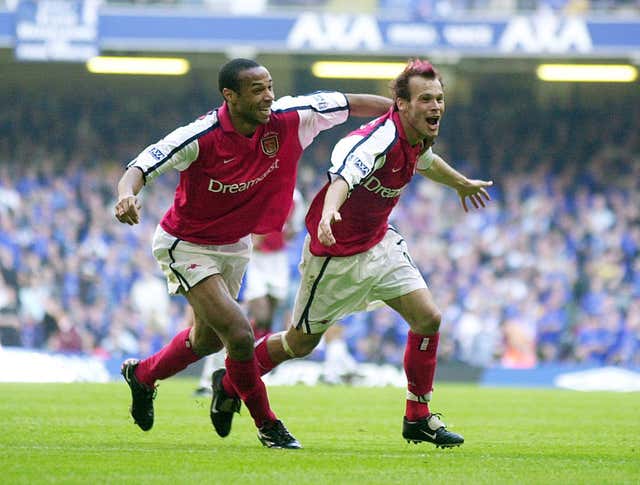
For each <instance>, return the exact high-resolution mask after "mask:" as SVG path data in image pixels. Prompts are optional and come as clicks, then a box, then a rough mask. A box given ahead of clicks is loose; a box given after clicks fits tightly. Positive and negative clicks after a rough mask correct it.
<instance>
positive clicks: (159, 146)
mask: <svg viewBox="0 0 640 485" xmlns="http://www.w3.org/2000/svg"><path fill="white" fill-rule="evenodd" d="M217 126H219V122H218V118H217V113H216V112H215V111H213V112H211V113H208V114H207V115H205V116H203V117H201V118H198V119H197V120H195V121H194V122H192V123H189V124H188V125H186V126H181V127H180V128H177V129H175V130H174V131H172V132H171V133H169V134H168V135H167V136H165V137H164V138H163V139H162V140H160V141H158V142H157V143H154V144H153V145H149V146H148V147H147V148H145V149H144V150H143V151H142V152H141V153H140V154H139V155H138V156H137V157H136V158H135V159H134V160H132V161H131V162H130V163H129V165H127V167H136V168H139V169H140V170H142V174H143V175H144V178H145V182H149V181H151V180H153V179H154V178H156V177H157V176H158V175H161V174H163V173H165V172H167V171H168V170H169V169H172V168H173V169H176V170H179V171H183V170H186V169H187V168H189V166H190V165H191V164H192V163H193V162H194V161H195V160H196V159H197V158H198V154H199V150H200V146H199V143H198V139H199V138H200V137H202V136H204V135H205V134H207V133H209V132H210V131H211V130H213V129H214V128H215V127H217Z"/></svg>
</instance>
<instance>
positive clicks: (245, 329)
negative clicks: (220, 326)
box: [226, 322, 254, 360]
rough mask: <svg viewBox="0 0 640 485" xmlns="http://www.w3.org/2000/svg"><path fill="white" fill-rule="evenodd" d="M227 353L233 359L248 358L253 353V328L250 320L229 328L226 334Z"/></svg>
mask: <svg viewBox="0 0 640 485" xmlns="http://www.w3.org/2000/svg"><path fill="white" fill-rule="evenodd" d="M226 338H227V345H226V347H227V353H228V354H229V356H230V357H231V358H232V359H237V360H247V359H250V358H251V356H252V355H253V344H254V337H253V330H252V329H251V325H250V324H249V322H246V324H244V325H237V326H234V327H233V328H231V329H229V332H227V335H226Z"/></svg>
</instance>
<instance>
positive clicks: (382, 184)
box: [306, 108, 433, 256]
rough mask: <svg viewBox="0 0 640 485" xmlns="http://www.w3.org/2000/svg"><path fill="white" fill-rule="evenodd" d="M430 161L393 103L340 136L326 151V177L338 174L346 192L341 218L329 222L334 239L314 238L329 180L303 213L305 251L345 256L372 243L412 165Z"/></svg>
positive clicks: (383, 230)
mask: <svg viewBox="0 0 640 485" xmlns="http://www.w3.org/2000/svg"><path fill="white" fill-rule="evenodd" d="M432 161H433V152H432V151H431V148H430V147H429V148H425V147H424V146H423V145H422V143H419V144H418V145H416V146H413V147H412V146H411V145H409V142H408V141H407V138H406V136H405V133H404V130H403V128H402V124H401V123H400V119H399V118H398V112H397V111H394V109H393V108H391V109H390V110H389V112H388V113H386V114H385V115H383V116H381V117H380V118H376V119H375V120H373V121H371V122H370V123H368V124H367V125H364V126H362V127H360V128H359V129H358V130H355V131H353V132H351V133H350V134H349V135H347V136H346V137H345V138H343V139H342V140H340V141H339V142H338V143H337V144H336V146H335V148H334V149H333V153H332V154H331V168H330V169H329V178H331V179H332V180H333V179H334V178H335V177H336V176H341V177H343V178H344V179H345V180H346V182H347V183H348V184H349V189H350V191H351V192H350V194H349V197H348V198H347V200H346V201H345V202H344V204H343V205H342V207H341V208H340V215H341V216H342V221H341V222H338V223H336V224H334V225H332V226H331V229H332V231H333V235H334V237H335V239H336V243H335V244H334V245H332V246H325V245H323V244H322V243H321V242H320V241H319V240H318V224H319V223H320V217H321V216H322V207H323V206H324V197H325V194H326V192H327V188H328V187H329V184H328V183H327V184H326V185H325V186H324V187H323V188H322V190H321V191H320V192H319V193H318V194H317V195H316V196H315V197H314V199H313V201H312V202H311V206H310V207H309V212H308V213H307V217H306V225H307V229H308V231H309V235H310V236H311V245H310V251H311V253H312V254H314V255H316V256H351V255H353V254H358V253H361V252H364V251H366V250H368V249H370V248H372V247H373V246H375V245H376V244H378V243H379V242H380V241H381V240H382V238H383V237H384V235H385V233H386V232H387V227H388V225H389V223H388V219H389V214H390V213H391V210H392V209H393V208H394V207H395V205H396V204H397V203H398V199H399V198H400V194H401V193H402V190H403V189H404V187H405V186H406V185H407V184H408V183H409V181H410V180H411V177H412V176H413V174H414V173H415V171H416V168H420V169H426V168H428V167H429V165H431V162H432Z"/></svg>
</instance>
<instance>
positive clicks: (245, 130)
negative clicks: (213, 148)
mask: <svg viewBox="0 0 640 485" xmlns="http://www.w3.org/2000/svg"><path fill="white" fill-rule="evenodd" d="M231 124H232V125H233V128H234V129H235V130H236V131H237V132H238V133H240V134H241V135H244V136H246V137H247V138H251V137H252V136H253V134H254V133H255V132H256V129H257V128H258V125H256V124H255V123H247V122H246V121H243V120H241V119H238V118H235V117H233V116H231Z"/></svg>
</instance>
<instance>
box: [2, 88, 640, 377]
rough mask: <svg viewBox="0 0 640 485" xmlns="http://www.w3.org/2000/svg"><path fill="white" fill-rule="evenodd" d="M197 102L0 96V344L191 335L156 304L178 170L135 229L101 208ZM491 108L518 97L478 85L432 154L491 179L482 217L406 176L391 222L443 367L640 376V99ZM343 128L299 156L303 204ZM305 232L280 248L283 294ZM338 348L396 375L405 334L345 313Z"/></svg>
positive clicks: (104, 352) (133, 342) (124, 345)
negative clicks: (157, 249) (550, 365)
mask: <svg viewBox="0 0 640 485" xmlns="http://www.w3.org/2000/svg"><path fill="white" fill-rule="evenodd" d="M492 90H494V91H492ZM204 92H205V91H204V88H201V89H200V90H194V91H192V92H191V95H190V96H187V97H185V99H176V98H175V97H171V96H167V97H159V96H151V97H148V98H142V97H136V98H132V99H130V100H128V101H127V103H124V104H123V103H121V102H119V101H118V100H117V97H116V96H115V94H114V93H111V92H109V91H108V90H105V91H103V92H99V93H92V94H91V95H90V99H89V97H88V95H82V93H68V94H64V95H61V96H49V95H48V94H47V93H41V94H40V95H38V94H33V93H32V94H31V96H30V98H29V100H28V101H26V99H27V98H25V97H24V96H20V93H18V92H11V90H5V91H4V93H0V101H1V102H3V103H5V102H6V103H7V104H6V105H9V104H8V103H9V102H10V100H11V99H24V100H25V102H21V103H19V104H17V105H16V104H15V103H12V105H13V106H15V109H12V110H4V111H2V113H0V270H1V271H0V342H1V344H2V345H3V346H19V347H26V348H34V349H46V350H52V351H62V352H84V353H90V354H94V355H99V356H103V357H105V358H108V357H117V358H121V357H124V356H139V355H147V354H150V353H153V352H155V351H156V350H157V349H159V348H160V347H161V346H162V345H163V344H164V343H165V342H166V339H167V338H169V337H170V336H172V335H174V334H175V333H176V332H177V331H178V330H180V328H182V327H183V326H184V325H185V319H184V300H183V299H182V298H181V297H174V298H169V297H168V295H167V294H166V289H165V283H164V280H163V278H162V275H161V274H160V271H159V269H158V268H157V265H156V263H155V261H154V260H153V258H152V256H151V254H150V249H149V248H150V239H151V236H152V234H153V231H154V229H155V226H156V224H157V222H158V221H159V219H160V218H161V216H162V214H163V213H164V211H165V210H166V208H167V207H168V206H169V204H170V202H171V200H170V198H171V196H172V195H171V194H172V192H173V188H174V186H175V183H176V181H177V174H174V175H175V178H172V177H171V176H165V177H161V178H160V179H159V180H158V181H157V183H156V184H155V185H152V186H150V187H149V188H148V189H147V190H145V191H144V193H143V198H144V201H143V214H142V222H141V224H140V225H139V226H136V227H135V228H134V229H131V228H130V227H128V226H124V225H121V224H118V223H117V222H116V220H115V218H114V216H113V213H112V212H113V209H112V208H113V205H114V197H115V187H116V183H117V180H118V178H119V177H120V175H121V174H122V170H123V169H124V165H125V163H126V162H127V161H128V159H129V158H130V157H131V156H134V155H135V154H136V153H138V151H139V149H140V148H141V147H143V146H144V144H145V143H146V142H147V141H148V140H150V139H154V137H155V138H159V137H160V136H162V135H163V134H164V131H165V130H166V127H168V126H174V125H176V124H180V123H179V122H186V121H188V120H190V119H192V118H193V117H195V116H197V115H198V114H199V112H198V110H202V108H201V106H200V105H199V103H198V99H203V96H204V95H203V94H202V93H204ZM503 95H504V96H510V97H511V98H512V99H511V98H509V99H508V100H507V101H505V99H504V97H498V96H497V95H496V93H495V87H492V85H491V83H488V84H487V85H486V86H482V85H481V86H477V87H476V88H475V91H474V96H475V98H474V99H479V100H482V102H481V103H480V102H471V103H469V105H461V104H457V103H455V102H452V103H451V104H450V106H449V108H448V112H447V114H446V115H445V118H444V121H443V125H442V132H441V137H440V139H439V141H438V144H437V145H436V147H434V149H435V151H436V152H438V153H440V154H442V155H443V156H445V157H446V158H447V159H448V160H450V161H451V162H452V163H453V165H454V166H457V167H459V168H461V169H462V170H463V171H464V172H465V173H469V174H470V175H471V176H476V177H490V178H492V179H493V180H494V187H493V188H492V189H491V191H490V192H491V195H492V198H493V202H492V203H491V204H489V205H488V207H487V209H486V210H483V211H478V212H471V213H469V214H465V213H464V212H463V211H462V209H461V207H460V206H459V202H458V201H457V199H456V196H455V194H452V193H451V191H449V190H447V189H445V188H443V187H440V186H438V185H437V184H434V183H432V182H429V181H426V180H417V179H414V181H413V182H412V184H410V186H409V187H408V188H407V189H406V190H407V193H406V194H405V195H404V196H403V198H402V200H401V202H400V205H399V208H398V209H397V210H396V211H395V213H394V215H393V220H394V224H395V225H396V226H397V227H398V229H399V230H400V231H401V233H403V235H404V236H405V238H406V239H407V241H408V244H409V247H410V249H411V252H412V255H413V257H414V260H415V262H416V263H417V265H418V266H419V267H420V268H421V270H422V271H423V272H424V274H425V277H426V280H427V282H428V284H429V285H430V288H431V290H432V292H433V293H434V297H435V299H436V301H438V302H439V304H440V306H441V309H442V311H443V315H444V317H443V325H442V327H441V333H442V336H441V345H440V349H441V350H440V357H441V358H442V359H447V360H452V361H463V362H467V363H470V364H473V365H480V366H492V365H502V366H505V367H510V368H527V367H532V366H535V365H536V364H538V363H543V362H567V361H570V362H576V361H577V362H593V363H598V364H622V365H635V366H638V365H640V134H639V133H638V130H637V129H634V127H637V126H640V103H637V102H636V103H629V102H628V101H625V100H624V99H623V98H614V99H612V100H611V102H610V103H601V104H598V105H597V106H594V105H590V104H588V103H584V102H582V103H577V102H574V101H571V100H569V101H567V102H566V103H540V104H538V103H537V102H536V101H535V100H534V97H533V96H530V95H529V94H528V93H527V92H522V93H518V94H516V93H510V94H508V95H506V94H504V93H503ZM185 96H186V95H185ZM212 104H214V103H212ZM62 106H64V109H61V107H62ZM178 106H179V107H180V108H179V109H178V108H176V107H178ZM150 115H151V116H150ZM353 127H354V126H346V127H340V128H338V129H335V130H332V131H331V132H330V133H329V134H328V135H324V136H323V137H322V138H321V139H320V140H319V141H318V142H316V143H315V144H314V145H312V147H311V148H310V149H309V150H308V151H307V152H306V154H305V156H304V158H303V161H302V164H301V167H300V172H299V188H300V189H301V191H302V192H303V193H304V195H305V198H306V199H307V200H310V199H311V198H312V196H313V194H314V193H315V191H317V190H318V189H319V187H320V186H321V185H322V184H323V183H324V182H325V180H326V177H325V175H324V171H325V169H326V167H327V160H328V157H329V155H330V150H331V147H332V144H333V143H334V142H335V140H337V139H338V138H339V136H341V135H342V134H344V133H345V132H346V131H347V130H348V129H350V128H353ZM34 140H37V141H38V143H37V144H35V143H34ZM424 234H428V235H429V236H428V237H425V236H424ZM302 237H303V236H302V235H300V237H299V238H298V239H296V244H294V245H292V247H291V248H290V254H291V258H290V259H291V270H292V274H293V275H294V281H296V280H295V278H296V277H297V270H296V264H297V259H298V256H299V254H300V243H301V241H302ZM291 291H292V295H293V293H294V292H295V287H292V289H291ZM280 325H281V326H282V325H284V324H283V323H280ZM344 335H345V337H346V340H347V343H348V346H349V349H350V351H351V352H352V354H353V355H354V356H355V358H356V359H357V360H359V361H368V362H389V363H393V364H396V365H401V363H402V354H403V349H404V345H405V342H404V339H405V338H406V324H405V323H404V322H402V321H400V319H399V317H398V316H397V315H396V314H395V313H394V312H393V311H391V310H388V309H382V310H378V311H376V312H374V313H372V314H367V315H354V316H352V317H350V318H348V319H346V320H345V321H344Z"/></svg>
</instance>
